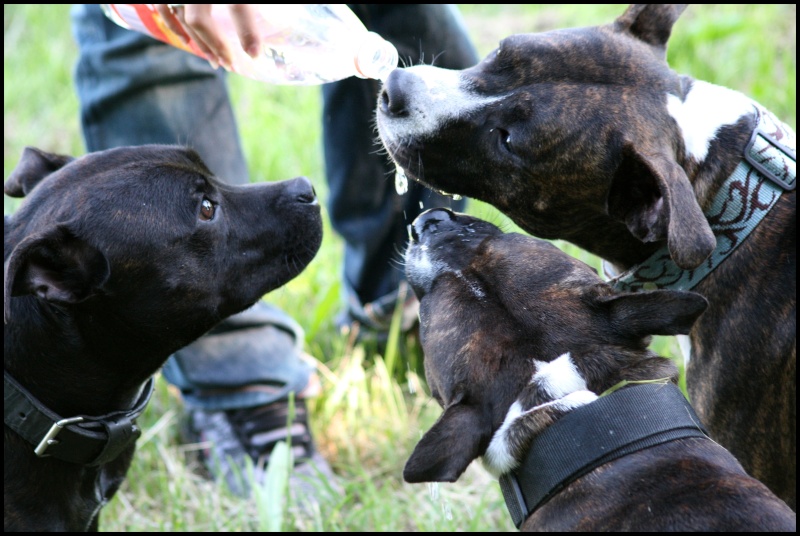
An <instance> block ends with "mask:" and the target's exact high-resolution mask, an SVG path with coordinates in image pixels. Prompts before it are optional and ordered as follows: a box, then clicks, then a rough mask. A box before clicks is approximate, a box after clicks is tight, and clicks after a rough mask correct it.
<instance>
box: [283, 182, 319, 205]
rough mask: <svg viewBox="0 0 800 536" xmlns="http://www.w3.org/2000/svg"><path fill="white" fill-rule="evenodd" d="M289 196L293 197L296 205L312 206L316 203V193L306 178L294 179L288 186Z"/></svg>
mask: <svg viewBox="0 0 800 536" xmlns="http://www.w3.org/2000/svg"><path fill="white" fill-rule="evenodd" d="M289 194H290V195H292V196H294V199H295V200H296V201H297V202H298V203H309V204H314V203H316V202H317V192H316V191H315V190H314V185H313V184H311V181H310V180H309V179H308V178H307V177H297V178H296V179H294V180H293V181H292V183H291V184H290V185H289Z"/></svg>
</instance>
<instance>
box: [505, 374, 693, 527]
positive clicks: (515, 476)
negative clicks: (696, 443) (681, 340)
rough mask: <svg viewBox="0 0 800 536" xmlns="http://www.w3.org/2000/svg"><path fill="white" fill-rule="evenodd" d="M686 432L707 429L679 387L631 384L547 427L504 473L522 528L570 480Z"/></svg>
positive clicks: (507, 495)
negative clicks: (523, 454) (511, 468)
mask: <svg viewBox="0 0 800 536" xmlns="http://www.w3.org/2000/svg"><path fill="white" fill-rule="evenodd" d="M686 437H702V438H707V434H706V431H705V429H704V428H703V425H702V424H701V423H700V419H699V418H698V417H697V415H695V412H694V409H692V406H691V405H690V404H689V403H688V402H687V400H686V398H685V397H684V396H683V393H681V391H680V389H678V387H676V386H675V385H674V384H671V383H670V384H642V385H634V386H630V387H626V388H623V389H619V390H618V391H614V392H613V393H611V394H609V395H607V396H603V397H600V398H598V399H597V400H595V401H594V402H592V403H591V404H587V405H585V406H582V407H580V408H578V409H576V410H574V411H571V412H570V413H568V414H566V415H564V416H563V417H562V418H560V419H559V420H557V421H556V422H555V423H553V424H552V425H550V426H549V427H547V429H545V430H544V432H542V433H541V434H540V435H539V436H537V437H536V438H535V439H534V440H533V442H532V443H531V447H530V450H529V451H528V453H527V454H526V456H525V459H524V460H523V461H522V464H521V465H520V466H519V467H518V468H517V469H515V470H513V471H511V472H510V473H507V474H505V475H502V476H501V477H500V488H501V490H502V491H503V497H504V498H505V500H506V506H507V507H508V511H509V512H510V513H511V517H512V519H513V520H514V524H515V525H516V526H517V528H519V527H520V525H522V522H523V521H525V519H527V518H528V516H530V515H531V514H532V513H533V512H534V511H535V510H536V509H537V508H539V507H540V506H541V505H543V504H544V503H545V502H547V501H548V500H549V499H550V498H551V497H552V496H553V495H555V494H556V493H558V492H559V491H560V490H561V489H562V488H564V487H565V486H566V485H567V484H569V483H570V482H572V481H574V480H576V479H578V478H580V477H581V476H583V475H585V474H586V473H588V472H589V471H592V470H593V469H595V468H597V467H599V466H600V465H603V464H604V463H607V462H609V461H611V460H614V459H617V458H620V457H622V456H625V455H627V454H630V453H632V452H636V451H638V450H642V449H646V448H649V447H653V446H655V445H660V444H662V443H667V442H669V441H674V440H676V439H681V438H686Z"/></svg>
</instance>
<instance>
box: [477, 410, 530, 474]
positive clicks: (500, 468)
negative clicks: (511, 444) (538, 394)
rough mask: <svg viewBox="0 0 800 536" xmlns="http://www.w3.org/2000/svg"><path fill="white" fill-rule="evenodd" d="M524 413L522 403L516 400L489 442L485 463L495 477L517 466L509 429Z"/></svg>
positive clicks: (484, 458) (484, 456) (484, 457)
mask: <svg viewBox="0 0 800 536" xmlns="http://www.w3.org/2000/svg"><path fill="white" fill-rule="evenodd" d="M520 415H522V405H521V404H520V403H519V402H514V403H513V404H511V407H510V408H508V413H506V418H505V420H504V421H503V424H501V425H500V428H498V429H497V431H496V432H495V433H494V436H492V441H491V442H490V443H489V448H487V449H486V454H484V455H483V465H484V467H486V469H487V470H488V471H489V472H490V473H492V474H493V475H494V476H495V477H499V476H500V475H502V474H505V473H507V472H509V471H510V470H512V469H513V468H514V467H516V466H517V464H518V462H517V460H515V459H514V458H513V457H512V456H511V453H510V452H509V448H508V438H507V437H506V435H507V434H508V429H509V428H511V425H512V424H514V421H516V420H517V419H518V418H519V416H520Z"/></svg>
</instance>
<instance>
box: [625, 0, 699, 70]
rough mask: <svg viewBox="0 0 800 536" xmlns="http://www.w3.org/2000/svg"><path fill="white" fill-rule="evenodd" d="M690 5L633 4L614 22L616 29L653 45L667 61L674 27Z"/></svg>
mask: <svg viewBox="0 0 800 536" xmlns="http://www.w3.org/2000/svg"><path fill="white" fill-rule="evenodd" d="M688 5H689V4H631V5H630V6H629V7H628V9H627V10H625V13H623V14H622V15H620V16H619V17H618V18H617V20H616V21H615V22H614V27H615V29H616V30H618V31H621V32H628V33H629V34H631V35H632V36H634V37H636V38H637V39H640V40H642V41H644V42H645V43H647V44H648V45H651V46H652V47H653V49H654V51H656V52H657V53H658V55H659V56H660V57H661V58H662V59H666V57H667V41H669V36H670V34H671V33H672V26H673V25H674V24H675V21H677V20H678V17H680V16H681V13H683V11H684V10H685V9H686V7H687V6H688Z"/></svg>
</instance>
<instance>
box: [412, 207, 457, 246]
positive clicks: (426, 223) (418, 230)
mask: <svg viewBox="0 0 800 536" xmlns="http://www.w3.org/2000/svg"><path fill="white" fill-rule="evenodd" d="M455 217H456V216H455V213H454V212H453V211H452V210H450V209H448V208H444V207H442V208H432V209H430V210H426V211H425V212H423V213H422V214H420V215H419V216H417V218H416V219H415V220H414V223H412V224H411V238H412V239H414V241H415V242H416V241H419V237H420V236H421V235H422V234H424V233H426V232H432V231H436V229H437V227H438V224H439V223H440V222H443V221H452V220H454V219H455Z"/></svg>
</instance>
